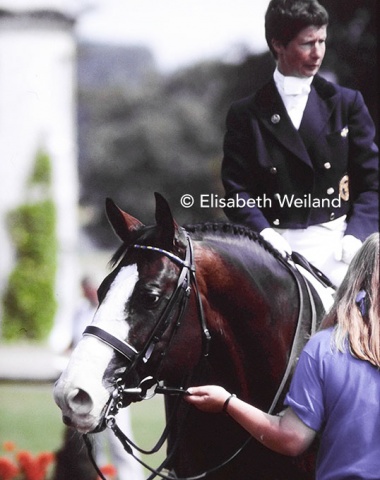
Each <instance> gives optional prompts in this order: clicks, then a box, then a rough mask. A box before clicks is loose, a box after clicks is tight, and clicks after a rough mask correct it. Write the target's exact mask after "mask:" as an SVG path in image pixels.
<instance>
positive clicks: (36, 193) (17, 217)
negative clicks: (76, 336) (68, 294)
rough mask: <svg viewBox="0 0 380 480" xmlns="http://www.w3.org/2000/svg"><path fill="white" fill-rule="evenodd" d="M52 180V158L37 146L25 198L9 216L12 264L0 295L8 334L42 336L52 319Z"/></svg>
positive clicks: (54, 258) (13, 336)
mask: <svg viewBox="0 0 380 480" xmlns="http://www.w3.org/2000/svg"><path fill="white" fill-rule="evenodd" d="M50 183H51V165H50V159H49V157H48V156H47V155H46V154H45V153H43V152H40V153H38V155H37V158H36V162H35V168H34V170H33V172H32V175H31V176H30V179H29V181H28V191H27V202H26V203H25V204H23V205H21V206H20V207H18V208H16V209H15V210H13V211H11V212H10V213H9V216H8V225H9V230H10V234H11V237H12V239H13V242H14V245H15V249H16V265H15V267H14V269H13V271H12V272H11V274H10V277H9V280H8V286H7V288H6V290H5V293H4V298H3V304H4V316H3V336H4V338H6V339H10V340H13V339H21V338H27V339H43V338H45V337H46V335H47V334H48V333H49V331H50V329H51V327H52V325H53V321H54V314H55V311H56V301H55V296H54V286H55V275H56V262H57V241H56V233H55V230H56V211H55V205H54V203H53V201H52V199H51V198H50V195H49V193H50Z"/></svg>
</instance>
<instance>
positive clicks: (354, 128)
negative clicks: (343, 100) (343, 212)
mask: <svg viewBox="0 0 380 480" xmlns="http://www.w3.org/2000/svg"><path fill="white" fill-rule="evenodd" d="M348 122H349V124H348V128H349V134H348V135H349V148H350V151H349V162H348V175H349V191H350V204H351V207H350V212H349V215H348V217H347V229H346V235H348V234H349V235H353V236H355V237H356V238H359V239H360V240H362V241H364V240H365V238H366V237H368V235H370V234H371V233H373V232H376V231H379V157H378V147H377V145H376V144H375V142H374V138H375V126H374V123H373V121H372V118H371V116H370V114H369V112H368V109H367V107H366V105H365V103H364V100H363V97H362V95H361V93H360V92H357V91H356V92H355V98H354V101H353V102H352V103H351V106H350V110H349V118H348Z"/></svg>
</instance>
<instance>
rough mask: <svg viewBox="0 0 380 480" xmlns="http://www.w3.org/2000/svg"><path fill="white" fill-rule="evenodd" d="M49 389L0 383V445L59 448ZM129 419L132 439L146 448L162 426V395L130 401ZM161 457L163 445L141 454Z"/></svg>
mask: <svg viewBox="0 0 380 480" xmlns="http://www.w3.org/2000/svg"><path fill="white" fill-rule="evenodd" d="M52 390H53V387H52V385H47V384H14V383H0V412H1V413H0V447H1V445H2V444H3V443H4V442H7V441H10V442H14V443H15V444H16V445H17V447H18V449H21V450H29V451H30V452H32V453H34V454H36V453H40V452H44V451H56V450H58V449H59V447H60V446H61V443H62V436H63V430H64V426H63V424H62V420H61V414H60V410H59V408H58V407H57V406H56V404H55V402H54V400H53V396H52ZM131 419H132V427H133V432H134V439H135V443H137V445H139V446H140V447H142V448H144V449H147V450H149V449H150V448H152V447H153V446H154V445H155V443H156V442H157V440H158V439H159V437H160V435H161V433H162V430H163V428H164V408H163V400H162V397H159V396H158V395H157V396H156V397H154V398H152V399H151V400H147V401H143V402H140V403H138V404H134V405H132V406H131ZM0 454H1V453H0ZM164 458H165V447H163V449H162V451H160V452H159V453H157V454H155V455H152V456H148V457H147V456H142V459H143V460H144V461H146V462H147V463H148V464H149V465H151V466H157V465H159V463H160V462H161V461H162V460H163V459H164Z"/></svg>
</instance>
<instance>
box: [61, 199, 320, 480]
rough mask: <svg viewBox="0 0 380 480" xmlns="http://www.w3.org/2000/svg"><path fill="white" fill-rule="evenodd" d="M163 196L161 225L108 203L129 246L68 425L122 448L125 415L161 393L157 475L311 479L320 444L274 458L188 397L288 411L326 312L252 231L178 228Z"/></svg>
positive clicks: (96, 324) (103, 293) (64, 402)
mask: <svg viewBox="0 0 380 480" xmlns="http://www.w3.org/2000/svg"><path fill="white" fill-rule="evenodd" d="M155 196H156V211H155V220H156V223H155V224H154V225H152V226H146V225H144V224H143V223H142V222H140V221H139V220H138V219H136V218H135V217H133V216H132V215H130V214H128V213H126V212H124V211H123V210H121V209H120V208H119V207H118V206H117V205H116V204H115V203H114V202H113V201H112V200H110V199H107V200H106V213H107V216H108V219H109V221H110V224H111V226H112V227H113V230H114V232H115V233H116V235H117V236H118V237H119V238H120V239H121V242H122V243H121V245H120V247H119V248H118V250H117V252H116V253H115V254H114V256H113V258H112V269H111V272H110V273H109V274H108V275H107V276H106V277H105V279H104V280H103V281H102V283H101V285H100V286H99V289H98V297H99V307H98V310H97V312H96V313H95V316H94V319H93V322H92V324H91V325H90V326H89V327H87V328H86V330H85V332H84V335H83V338H82V339H81V341H80V342H79V344H78V345H77V347H76V348H75V350H74V351H73V353H72V355H71V357H70V361H69V364H68V366H67V368H66V370H65V371H64V372H63V373H62V374H61V376H60V378H59V379H58V381H57V382H56V385H55V388H54V396H55V400H56V403H57V404H58V406H59V407H60V408H61V410H62V418H63V421H64V423H66V424H67V425H70V426H72V427H73V428H75V429H77V430H78V431H79V432H82V433H83V434H85V435H87V434H88V433H94V432H95V433H96V432H97V431H99V430H101V429H102V428H106V427H107V426H109V427H110V428H112V429H114V432H115V433H116V434H117V435H119V438H121V441H122V440H123V438H122V433H121V432H120V431H118V430H117V429H116V425H117V411H118V409H119V408H127V406H128V405H129V404H130V403H131V402H135V401H143V400H145V399H147V398H148V397H150V394H151V393H152V394H154V393H164V394H166V395H165V405H166V417H167V420H166V421H167V434H168V435H167V459H166V461H165V462H164V465H163V466H165V472H168V473H167V476H165V475H163V471H164V470H162V471H158V472H156V473H153V476H152V477H150V478H154V477H155V474H158V475H159V476H160V477H162V478H173V479H174V478H192V479H197V478H206V477H207V478H209V479H211V480H231V479H238V480H248V479H249V480H290V479H291V480H309V479H310V480H311V479H312V478H314V460H315V448H311V449H310V450H308V451H307V452H306V453H305V454H303V455H302V456H300V457H298V458H291V457H286V456H282V455H279V454H277V453H274V452H271V451H270V450H268V449H266V448H265V447H263V446H262V445H261V444H260V443H259V442H257V441H256V440H254V439H253V438H251V437H250V436H249V435H248V433H247V432H246V431H245V430H244V429H242V428H241V427H240V426H239V425H238V424H237V423H236V422H234V421H233V420H232V419H231V418H230V417H229V416H228V415H226V414H223V413H220V414H207V413H204V412H201V411H199V410H198V409H196V408H194V407H193V406H190V405H189V404H188V403H187V402H186V401H185V400H184V398H183V396H184V395H186V391H187V388H188V387H189V386H192V385H202V384H206V383H207V384H210V383H213V384H218V385H222V386H223V387H225V388H226V389H227V390H228V391H229V392H233V393H235V394H236V395H237V396H238V397H239V398H241V399H243V400H245V401H247V402H250V403H252V404H254V405H256V406H257V407H259V408H261V409H263V410H265V411H270V412H272V413H275V414H280V412H281V411H282V409H283V405H282V400H283V399H284V396H285V393H286V386H287V385H288V382H289V379H290V376H291V370H292V368H293V366H294V364H295V362H296V357H297V355H298V354H299V352H300V350H301V348H302V346H303V345H304V344H305V342H306V341H307V338H308V336H309V335H310V331H311V329H315V325H314V326H312V324H313V323H314V322H315V318H317V320H318V319H320V318H321V316H322V315H323V313H324V309H323V305H322V303H321V301H320V299H319V297H318V295H317V294H316V291H315V290H314V288H313V286H312V285H310V284H309V283H308V282H307V281H306V280H301V279H300V278H299V275H298V274H297V273H296V269H295V268H293V267H292V266H290V265H289V262H287V261H284V260H283V258H282V257H281V255H280V254H279V253H278V252H277V251H275V250H274V249H273V248H272V247H271V246H270V245H269V244H268V243H266V242H265V241H264V239H262V238H261V236H260V235H259V234H257V233H255V232H253V231H252V230H250V229H249V228H247V227H244V226H239V225H234V224H230V223H202V224H198V225H193V226H186V227H183V226H179V225H178V223H177V222H176V221H175V219H174V218H173V215H172V213H171V209H170V206H169V205H168V203H167V202H166V200H165V199H164V198H163V197H162V196H161V195H160V194H158V193H156V194H155ZM307 299H309V300H307ZM124 444H125V448H126V449H127V450H132V447H131V446H130V445H129V446H128V444H127V441H125V439H124Z"/></svg>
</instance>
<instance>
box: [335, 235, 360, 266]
mask: <svg viewBox="0 0 380 480" xmlns="http://www.w3.org/2000/svg"><path fill="white" fill-rule="evenodd" d="M361 246H362V242H361V240H359V239H358V238H356V237H354V236H353V235H345V236H344V237H343V238H342V242H341V244H340V245H339V247H338V248H337V249H336V251H335V260H337V261H338V262H344V263H346V264H347V265H349V264H350V263H351V260H352V259H353V258H354V256H355V254H356V252H357V251H358V250H359V249H360V247H361Z"/></svg>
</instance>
